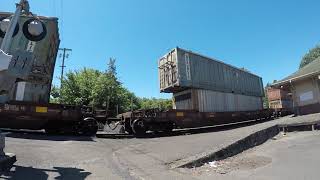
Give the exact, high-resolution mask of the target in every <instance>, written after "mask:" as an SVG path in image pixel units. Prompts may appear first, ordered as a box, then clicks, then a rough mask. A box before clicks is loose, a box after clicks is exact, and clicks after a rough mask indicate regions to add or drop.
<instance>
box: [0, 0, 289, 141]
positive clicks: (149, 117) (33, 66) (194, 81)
mask: <svg viewBox="0 0 320 180" xmlns="http://www.w3.org/2000/svg"><path fill="white" fill-rule="evenodd" d="M59 43H60V40H59V33H58V19H57V18H49V17H43V16H36V15H34V14H32V13H30V12H29V4H28V1H27V0H21V2H20V3H19V4H17V10H16V13H15V14H12V13H0V44H1V51H0V59H1V61H0V62H1V63H0V127H2V128H14V129H45V130H46V132H48V133H73V134H80V135H94V134H95V133H96V132H97V129H98V123H97V122H105V123H107V124H108V125H109V124H111V123H115V122H116V124H117V125H121V126H123V128H122V129H124V130H125V131H126V132H127V133H129V134H136V135H144V134H145V133H146V132H147V131H149V130H151V131H166V132H169V131H172V129H174V128H195V127H203V126H214V125H224V124H232V123H239V122H246V121H248V120H262V119H271V118H274V117H278V116H280V115H285V114H287V113H288V112H289V111H287V110H285V109H282V110H277V111H275V110H273V109H263V102H262V97H263V96H264V89H263V85H262V79H261V78H260V77H258V76H256V75H254V74H252V73H250V72H248V71H247V70H245V69H240V68H236V67H234V66H231V65H228V64H225V63H223V62H221V61H218V60H215V59H212V58H208V57H205V56H202V55H200V54H197V53H193V52H191V51H187V50H184V49H181V48H175V49H173V50H172V51H170V52H169V53H168V54H166V55H165V56H163V57H162V58H161V59H160V60H159V66H158V68H159V80H160V91H161V92H164V93H173V104H174V106H173V107H174V109H172V110H168V111H159V110H157V109H149V110H139V111H131V112H127V113H123V114H120V115H118V116H117V118H108V117H107V113H103V112H106V111H97V110H94V109H93V108H91V107H84V106H70V105H63V104H50V103H49V98H50V89H51V83H52V78H53V71H54V66H55V62H56V57H57V52H58V48H59ZM101 112H102V113H101Z"/></svg>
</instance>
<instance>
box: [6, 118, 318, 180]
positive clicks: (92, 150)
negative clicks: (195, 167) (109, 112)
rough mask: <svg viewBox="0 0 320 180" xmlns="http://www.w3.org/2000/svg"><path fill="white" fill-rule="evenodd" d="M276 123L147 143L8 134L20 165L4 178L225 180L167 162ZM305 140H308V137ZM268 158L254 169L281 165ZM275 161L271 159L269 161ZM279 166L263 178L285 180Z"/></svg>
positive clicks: (146, 140) (147, 140) (8, 143)
mask: <svg viewBox="0 0 320 180" xmlns="http://www.w3.org/2000/svg"><path fill="white" fill-rule="evenodd" d="M276 121H281V120H276ZM276 121H269V122H265V123H262V124H252V125H251V126H247V127H234V128H235V129H233V128H225V129H221V128H220V129H211V130H208V131H199V132H200V133H199V132H197V131H196V132H193V133H192V134H185V135H183V133H179V134H176V135H172V136H165V137H157V136H150V137H149V138H144V139H137V138H120V139H108V138H106V139H101V138H86V137H72V136H48V135H45V134H42V133H39V132H38V133H23V132H9V133H7V134H6V149H5V151H6V152H11V153H14V154H16V155H17V160H18V161H17V162H16V163H15V166H14V167H13V168H12V169H11V171H10V172H7V173H3V174H2V175H1V178H2V179H23V180H25V179H33V180H37V179H40V180H42V179H68V180H72V179H80V180H81V179H111V180H117V179H133V180H135V179H161V180H162V179H207V178H209V179H210V177H212V176H217V177H218V178H220V177H221V176H220V174H219V173H216V172H215V173H213V172H211V171H210V173H209V174H206V173H200V174H199V175H194V174H193V172H190V170H183V171H181V170H180V169H179V170H177V169H170V168H169V166H168V163H171V162H174V161H178V160H180V159H183V158H188V157H190V156H193V155H195V154H200V153H203V152H205V151H208V150H210V149H211V150H212V149H214V150H215V149H219V148H221V147H224V146H225V145H226V144H229V143H231V142H234V141H235V140H237V139H239V138H242V137H243V136H247V135H248V134H250V133H252V132H253V131H255V130H259V129H261V128H265V127H268V126H270V125H273V124H275V123H277V122H276ZM312 137H313V136H310V138H312ZM317 137H319V136H317ZM302 139H304V138H302ZM306 139H309V136H308V138H306ZM316 140H317V139H311V140H309V141H307V142H304V143H305V146H301V147H300V146H299V147H300V148H302V149H298V150H296V151H293V152H289V151H290V150H291V149H292V148H294V147H295V146H294V141H292V143H291V145H292V147H291V146H290V148H287V149H285V150H283V154H281V155H279V156H275V157H276V158H281V157H282V156H285V155H286V151H288V152H289V153H288V156H295V153H302V152H303V151H304V150H305V149H303V148H307V147H308V148H309V147H310V146H308V143H317V142H315V141H316ZM290 142H291V141H290ZM318 145H319V144H318ZM312 147H313V146H312ZM318 147H319V148H320V145H319V146H314V148H311V150H310V151H312V150H314V151H317V152H319V149H317V148H318ZM267 148H268V147H267ZM272 148H273V147H272ZM280 149H281V148H280ZM293 150H294V149H293ZM263 152H264V151H263ZM266 152H267V151H266ZM274 153H276V152H274ZM310 153H312V152H310ZM313 155H315V154H313ZM300 156H302V155H300ZM263 157H267V158H260V161H259V162H258V163H257V162H254V163H256V164H257V165H255V166H254V167H256V166H259V167H260V166H262V165H261V164H263V165H265V164H267V165H269V164H270V161H271V162H272V163H274V162H278V161H276V160H275V159H274V158H273V154H272V152H270V154H268V155H264V156H263ZM268 157H269V158H268ZM270 157H272V158H271V159H270ZM302 157H303V156H302ZM302 157H301V158H302ZM288 158H289V157H288ZM304 160H306V159H303V158H302V159H299V161H301V162H304ZM314 160H317V161H318V162H319V160H320V159H319V158H317V157H315V158H314ZM230 164H232V163H230ZM275 165H278V166H279V167H277V168H279V169H278V170H275V172H278V174H277V173H273V169H272V167H273V166H271V167H269V168H270V169H265V170H264V171H261V172H260V173H259V174H263V173H265V176H266V177H271V178H267V179H273V177H284V178H282V179H286V178H285V177H286V176H285V175H286V173H283V174H281V172H282V171H281V168H285V167H286V166H287V164H286V161H284V164H282V165H281V161H279V162H278V164H275ZM312 165H314V164H312ZM226 167H227V166H226ZM263 167H267V166H263ZM275 167H276V166H275ZM226 169H227V168H226ZM229 169H230V168H229ZM231 169H232V168H231ZM310 169H311V170H310V171H316V170H317V166H315V168H312V167H310ZM284 170H286V169H284ZM225 171H227V174H228V175H230V174H233V173H235V175H236V176H237V177H239V178H241V177H246V175H247V174H248V173H249V174H250V173H251V171H256V169H250V168H249V169H248V172H245V173H244V174H243V172H238V171H237V170H233V169H232V171H229V170H225ZM198 172H201V169H199V171H198ZM284 172H285V171H284ZM268 173H271V174H268ZM296 173H298V174H299V173H301V171H296ZM259 174H258V175H259ZM272 175H273V176H272ZM311 175H312V173H311ZM259 177H260V176H259ZM297 177H299V176H297ZM311 177H312V178H313V177H314V176H313V175H312V176H311ZM223 178H224V177H223ZM226 178H228V176H226Z"/></svg>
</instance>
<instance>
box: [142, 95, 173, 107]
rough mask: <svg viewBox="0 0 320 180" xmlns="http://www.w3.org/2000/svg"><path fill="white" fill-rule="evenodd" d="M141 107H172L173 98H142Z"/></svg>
mask: <svg viewBox="0 0 320 180" xmlns="http://www.w3.org/2000/svg"><path fill="white" fill-rule="evenodd" d="M140 102H141V109H151V108H159V109H161V110H167V109H172V100H171V99H156V98H151V99H149V98H142V99H141V100H140Z"/></svg>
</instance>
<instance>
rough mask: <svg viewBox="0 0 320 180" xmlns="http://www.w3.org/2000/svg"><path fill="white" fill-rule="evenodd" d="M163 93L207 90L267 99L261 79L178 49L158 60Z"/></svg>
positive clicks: (241, 70) (216, 61)
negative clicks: (193, 89)
mask: <svg viewBox="0 0 320 180" xmlns="http://www.w3.org/2000/svg"><path fill="white" fill-rule="evenodd" d="M159 80H160V91H161V92H166V93H176V92H181V91H183V90H186V89H192V88H195V89H206V90H212V91H218V92H224V93H235V94H241V95H247V96H257V97H262V96H264V90H263V84H262V79H261V78H260V77H258V76H256V75H254V74H252V73H250V72H247V71H245V70H243V69H239V68H236V67H234V66H231V65H228V64H225V63H223V62H221V61H218V60H215V59H211V58H207V57H205V56H202V55H199V54H196V53H193V52H190V51H186V50H183V49H181V48H175V49H173V50H172V51H170V52H169V53H168V54H167V55H165V56H164V57H163V58H161V59H160V60H159Z"/></svg>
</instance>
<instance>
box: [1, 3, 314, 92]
mask: <svg viewBox="0 0 320 180" xmlns="http://www.w3.org/2000/svg"><path fill="white" fill-rule="evenodd" d="M16 1H18V0H1V2H0V11H13V10H14V8H15V7H14V2H16ZM29 1H30V5H31V10H32V12H34V13H35V14H39V15H47V16H58V17H59V18H60V32H61V35H62V37H61V39H62V43H61V47H67V48H72V49H73V52H72V54H71V56H70V59H68V60H67V62H66V65H67V70H74V69H80V68H82V67H84V66H86V67H92V68H96V69H100V70H103V69H105V67H106V62H107V59H108V58H109V57H114V58H116V59H117V66H118V74H119V77H120V79H121V81H122V82H123V83H124V85H125V86H126V87H127V88H128V89H129V90H131V91H133V92H134V93H136V94H137V95H138V96H140V97H169V95H163V94H160V93H159V85H158V75H157V60H158V58H159V57H161V56H162V55H164V54H165V53H167V52H168V51H169V49H172V48H174V47H176V46H179V47H182V48H185V49H190V50H192V51H195V52H198V53H201V54H204V55H206V56H210V57H214V58H217V59H219V60H222V61H224V62H226V63H229V64H232V65H235V66H237V67H245V68H246V69H249V70H250V71H251V72H253V73H255V74H257V75H259V76H261V77H262V78H263V81H264V84H266V83H267V82H271V81H272V80H274V79H281V78H284V77H285V76H287V75H289V74H290V73H292V72H294V71H296V70H297V68H298V65H299V62H300V59H301V57H302V56H303V55H304V54H305V53H306V52H307V51H308V50H309V49H310V48H312V47H314V46H315V45H316V44H318V43H319V39H320V23H319V19H320V14H319V13H318V7H319V6H320V1H317V0H314V1H311V0H300V1H298V0H281V1H279V0H268V1H258V0H255V1H254V0H241V1H238V0H233V1H231V0H201V1H200V0H90V1H84V0H82V1H81V0H80V1H79V0H64V2H63V4H62V1H63V0H41V1H39V0H29ZM60 62H61V60H60V59H58V62H57V63H58V64H59V63H60ZM59 73H60V69H59V68H58V67H57V68H56V75H55V76H56V77H57V76H58V74H59ZM55 82H56V83H57V82H58V79H57V78H55Z"/></svg>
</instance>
